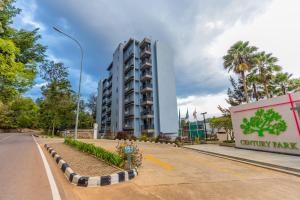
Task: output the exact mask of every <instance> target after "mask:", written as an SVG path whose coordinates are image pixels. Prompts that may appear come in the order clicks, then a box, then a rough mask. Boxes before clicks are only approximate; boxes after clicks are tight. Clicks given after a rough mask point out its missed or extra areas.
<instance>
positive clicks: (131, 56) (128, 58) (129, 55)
mask: <svg viewBox="0 0 300 200" xmlns="http://www.w3.org/2000/svg"><path fill="white" fill-rule="evenodd" d="M133 55H134V54H133V51H131V52H130V53H129V54H128V56H127V57H126V58H125V59H124V63H127V62H128V61H129V60H130V59H131V58H133Z"/></svg>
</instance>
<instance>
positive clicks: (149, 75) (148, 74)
mask: <svg viewBox="0 0 300 200" xmlns="http://www.w3.org/2000/svg"><path fill="white" fill-rule="evenodd" d="M151 78H152V72H151V71H144V72H142V74H141V81H143V80H149V79H151Z"/></svg>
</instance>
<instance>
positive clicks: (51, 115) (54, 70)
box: [39, 62, 76, 135]
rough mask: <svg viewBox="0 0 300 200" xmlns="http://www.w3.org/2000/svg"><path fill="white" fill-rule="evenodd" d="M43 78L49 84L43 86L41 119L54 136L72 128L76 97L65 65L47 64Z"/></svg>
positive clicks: (43, 68) (43, 125) (42, 70)
mask: <svg viewBox="0 0 300 200" xmlns="http://www.w3.org/2000/svg"><path fill="white" fill-rule="evenodd" d="M40 71H41V77H42V78H43V79H44V80H46V81H47V82H48V84H47V85H46V86H43V87H42V88H41V89H42V94H43V100H41V99H39V103H40V104H41V108H40V117H41V121H42V123H41V126H42V128H43V129H44V130H45V131H46V132H49V131H50V130H52V135H54V134H55V133H56V132H57V130H58V129H61V128H66V127H70V126H72V125H73V121H74V119H75V108H76V105H75V102H76V101H75V98H76V97H75V95H74V92H73V91H72V90H71V84H70V81H69V80H68V79H67V77H68V71H67V68H66V67H65V66H64V64H63V63H54V62H47V63H45V64H44V65H42V66H41V70H40Z"/></svg>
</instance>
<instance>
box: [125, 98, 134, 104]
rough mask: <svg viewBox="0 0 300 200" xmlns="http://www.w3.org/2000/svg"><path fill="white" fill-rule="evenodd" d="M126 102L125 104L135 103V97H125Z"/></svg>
mask: <svg viewBox="0 0 300 200" xmlns="http://www.w3.org/2000/svg"><path fill="white" fill-rule="evenodd" d="M124 103H125V105H127V104H133V103H134V101H133V98H125V99H124Z"/></svg>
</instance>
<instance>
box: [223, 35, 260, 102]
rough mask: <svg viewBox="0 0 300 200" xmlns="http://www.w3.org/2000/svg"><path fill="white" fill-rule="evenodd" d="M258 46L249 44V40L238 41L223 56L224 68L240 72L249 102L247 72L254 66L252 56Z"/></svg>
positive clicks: (246, 98)
mask: <svg viewBox="0 0 300 200" xmlns="http://www.w3.org/2000/svg"><path fill="white" fill-rule="evenodd" d="M256 50H257V47H254V46H249V42H248V41H247V42H243V41H238V42H236V43H235V44H234V45H233V46H231V47H230V49H229V50H228V51H227V55H225V56H224V57H223V60H224V68H225V69H227V70H228V72H230V71H233V72H234V73H236V74H238V75H239V76H240V78H241V79H242V81H243V88H244V95H245V100H246V102H247V103H249V95H248V88H247V80H246V72H247V71H250V70H251V68H252V63H251V61H252V57H253V56H254V52H255V51H256Z"/></svg>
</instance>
